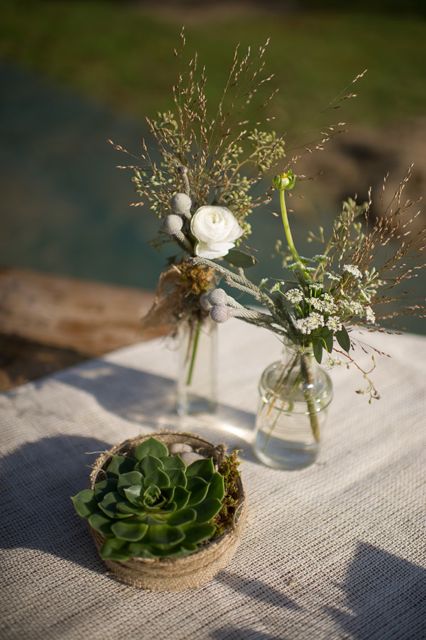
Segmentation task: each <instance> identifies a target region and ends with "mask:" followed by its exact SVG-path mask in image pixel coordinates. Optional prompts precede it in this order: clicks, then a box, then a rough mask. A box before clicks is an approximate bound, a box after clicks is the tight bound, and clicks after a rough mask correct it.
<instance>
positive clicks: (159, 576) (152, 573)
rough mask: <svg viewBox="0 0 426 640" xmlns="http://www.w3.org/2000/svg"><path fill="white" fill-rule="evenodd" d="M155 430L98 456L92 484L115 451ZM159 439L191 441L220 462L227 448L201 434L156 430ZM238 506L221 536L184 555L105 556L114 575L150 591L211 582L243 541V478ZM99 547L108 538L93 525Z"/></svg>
mask: <svg viewBox="0 0 426 640" xmlns="http://www.w3.org/2000/svg"><path fill="white" fill-rule="evenodd" d="M151 437H153V434H148V435H144V436H139V437H137V438H133V439H131V440H126V441H124V442H122V443H120V444H118V445H116V446H114V447H112V449H110V450H109V451H106V452H105V453H102V455H100V456H99V458H97V460H96V461H95V464H94V466H93V470H92V473H91V474H90V484H91V488H92V489H93V488H94V485H95V483H96V482H97V481H98V479H99V475H100V473H101V472H102V470H103V469H104V468H105V467H106V466H107V464H108V462H109V460H110V457H111V456H112V455H118V454H119V455H126V454H129V453H131V452H132V451H133V449H134V448H135V447H136V446H137V445H139V444H140V443H141V442H143V441H144V440H147V439H148V438H151ZM154 437H155V438H156V439H157V440H160V441H161V442H163V443H164V444H165V445H167V446H168V447H170V445H172V444H177V443H185V444H189V445H190V446H191V447H192V448H193V449H194V451H196V452H197V453H199V454H201V455H203V456H205V457H212V458H213V460H214V463H215V464H216V465H220V464H221V462H222V460H223V458H224V455H225V449H224V447H223V446H222V445H219V446H217V447H215V446H214V445H213V444H211V443H210V442H208V441H207V440H203V439H202V438H200V437H198V436H195V435H192V434H188V433H175V432H162V433H159V434H154ZM238 493H239V495H238V506H237V509H236V512H235V516H234V522H233V526H232V528H230V529H228V530H227V531H225V533H223V534H222V535H220V536H219V537H218V538H216V539H213V540H210V541H208V542H207V543H206V544H203V545H201V546H200V548H199V549H198V550H197V551H195V552H194V553H192V554H191V555H188V556H184V557H181V558H131V559H130V560H126V561H116V560H109V559H108V560H103V562H104V563H105V564H106V566H107V567H108V569H109V570H110V571H111V573H112V574H113V576H114V577H115V578H117V579H118V580H120V581H121V582H124V583H126V584H128V585H131V586H132V587H138V588H141V589H146V590H148V591H175V592H176V591H185V590H186V589H195V588H198V587H201V586H202V585H204V584H206V583H207V582H209V581H210V580H211V579H212V578H213V577H214V576H215V575H216V574H217V573H218V572H219V571H221V570H222V569H224V568H225V567H226V566H227V565H228V564H229V562H230V561H231V559H232V557H233V555H234V553H235V551H236V549H237V547H238V544H239V541H240V536H241V532H242V530H243V527H244V523H245V520H246V515H247V507H246V500H245V495H244V489H243V486H242V483H241V478H239V479H238ZM90 531H91V534H92V536H93V538H94V540H95V543H96V547H97V549H98V551H99V550H100V548H101V546H102V544H103V543H104V541H105V538H104V536H102V534H101V533H99V532H98V531H96V530H95V529H92V528H91V527H90Z"/></svg>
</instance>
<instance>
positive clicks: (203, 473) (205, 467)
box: [186, 458, 214, 482]
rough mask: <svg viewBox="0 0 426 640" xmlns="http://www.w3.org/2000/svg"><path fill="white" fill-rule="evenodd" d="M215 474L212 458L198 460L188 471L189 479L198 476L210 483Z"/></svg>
mask: <svg viewBox="0 0 426 640" xmlns="http://www.w3.org/2000/svg"><path fill="white" fill-rule="evenodd" d="M213 474H214V465H213V460H212V458H203V459H202V460H196V461H195V462H193V463H192V464H190V465H189V467H187V469H186V476H187V478H192V477H194V476H198V477H199V478H203V479H204V480H207V482H209V481H210V480H211V478H212V476H213Z"/></svg>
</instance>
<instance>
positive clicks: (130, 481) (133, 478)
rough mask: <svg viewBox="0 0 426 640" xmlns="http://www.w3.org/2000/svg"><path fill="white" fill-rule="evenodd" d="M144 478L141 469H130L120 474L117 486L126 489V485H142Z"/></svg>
mask: <svg viewBox="0 0 426 640" xmlns="http://www.w3.org/2000/svg"><path fill="white" fill-rule="evenodd" d="M142 480H143V476H142V474H141V473H140V472H139V471H128V472H127V473H122V474H120V475H119V476H118V482H117V488H118V489H124V487H131V486H135V485H141V484H142Z"/></svg>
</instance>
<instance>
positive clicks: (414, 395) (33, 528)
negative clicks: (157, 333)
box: [0, 321, 426, 640]
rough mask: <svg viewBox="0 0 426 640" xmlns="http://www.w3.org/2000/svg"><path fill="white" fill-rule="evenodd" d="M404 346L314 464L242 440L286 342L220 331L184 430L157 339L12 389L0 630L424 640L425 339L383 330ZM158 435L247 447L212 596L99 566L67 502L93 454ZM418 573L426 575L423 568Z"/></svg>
mask: <svg viewBox="0 0 426 640" xmlns="http://www.w3.org/2000/svg"><path fill="white" fill-rule="evenodd" d="M366 341H368V342H370V343H374V344H375V345H376V346H379V347H381V348H383V349H384V350H386V351H388V352H392V355H393V358H392V359H388V358H381V359H380V361H379V363H378V367H377V370H376V371H375V374H374V376H375V380H376V382H377V385H378V387H379V389H380V391H381V394H382V399H381V400H380V401H378V402H374V403H373V404H372V405H370V406H369V405H368V403H367V401H366V399H365V398H364V397H362V396H358V395H356V394H355V393H354V389H355V388H356V387H357V386H359V384H360V382H361V381H360V380H359V378H358V375H359V374H357V373H356V372H355V371H349V372H348V371H346V370H344V369H343V368H339V369H335V370H333V371H332V373H331V375H332V378H333V381H334V388H335V400H334V401H333V403H332V407H331V412H330V416H329V421H328V424H327V427H326V432H325V434H324V435H325V437H324V441H323V449H322V453H321V456H320V458H319V460H318V462H317V464H315V465H314V466H312V467H310V468H308V469H305V470H302V471H296V472H282V471H276V470H272V469H268V468H266V467H263V466H261V465H260V464H259V463H257V462H256V461H255V460H254V459H253V457H252V454H251V451H250V446H249V444H248V442H249V440H250V437H251V434H252V430H253V426H254V412H255V410H256V403H257V390H256V384H257V380H258V378H259V375H260V373H261V371H262V369H263V368H264V367H265V366H266V365H267V364H269V363H270V362H271V361H273V360H275V359H277V357H278V354H279V343H278V342H277V340H276V339H275V338H274V337H273V336H271V335H269V334H267V333H264V332H263V331H259V330H258V329H255V328H252V327H249V326H247V325H244V324H242V323H239V322H238V321H231V322H229V323H227V324H226V325H224V326H223V328H221V333H220V350H221V354H220V363H221V364H220V392H221V400H222V403H223V406H222V407H221V409H220V413H219V415H218V416H216V417H215V418H213V417H205V418H202V419H194V418H192V419H185V420H178V419H177V418H175V417H173V415H172V413H171V411H170V406H171V402H172V396H173V390H174V388H173V383H172V381H171V380H170V375H171V372H172V370H173V359H174V354H173V353H172V352H171V351H170V350H168V349H167V348H166V346H165V345H164V342H163V341H155V342H152V343H147V344H141V345H138V346H135V347H130V348H126V349H123V350H120V351H118V352H115V353H113V354H111V355H109V356H108V357H105V358H103V359H101V360H93V361H90V362H87V363H86V364H84V365H83V366H79V367H76V368H73V369H69V370H67V371H65V372H62V373H60V374H59V375H55V376H52V377H49V378H46V379H43V380H41V381H37V382H35V383H33V384H28V385H25V386H22V387H20V388H18V389H16V390H14V391H12V392H10V393H8V394H4V395H3V396H0V415H1V436H0V437H1V453H2V459H1V469H0V470H1V498H0V500H1V505H0V518H1V519H0V553H1V558H0V562H1V573H0V575H1V578H0V580H1V591H0V619H1V624H0V637H1V638H3V639H14V640H16V639H18V640H21V639H22V640H24V639H25V640H39V639H40V640H49V639H55V640H56V639H57V640H67V639H72V640H77V639H81V640H89V639H90V640H98V639H99V640H109V639H111V640H121V639H123V640H133V639H138V640H139V639H141V640H145V639H146V640H150V639H153V640H157V639H159V640H160V639H161V640H165V639H166V640H167V639H169V638H170V639H172V640H189V639H190V638H192V639H196V640H200V639H201V640H203V639H204V638H209V639H213V640H234V639H235V640H236V639H238V640H239V639H242V640H293V639H295V640H298V639H303V640H305V639H306V640H308V639H309V640H317V639H327V640H329V639H333V638H355V639H362V640H364V639H365V640H367V639H375V640H376V639H377V640H412V639H416V638H419V639H420V638H421V637H425V632H426V629H425V599H424V597H425V576H426V571H425V569H424V560H425V554H424V530H423V522H422V516H423V513H422V510H423V504H424V497H425V493H424V484H423V482H424V471H423V470H424V459H423V456H424V449H422V444H423V440H424V431H425V430H424V426H425V408H426V407H425V389H424V380H425V372H426V369H425V361H426V340H425V339H424V338H420V337H416V336H410V335H406V336H387V335H381V334H377V335H372V336H370V335H369V336H368V339H367V338H366ZM164 427H168V428H177V429H181V430H183V429H184V430H191V431H193V432H198V433H200V434H202V435H204V436H206V437H208V438H209V439H210V440H212V441H215V442H227V443H228V444H229V445H230V446H238V447H240V448H243V449H244V452H243V457H244V462H243V465H242V472H243V480H244V483H245V486H246V490H247V492H248V496H249V502H250V518H249V522H248V527H247V529H246V532H245V535H244V538H243V541H242V543H241V546H240V548H239V550H238V552H237V555H236V556H235V558H234V560H233V562H232V563H231V565H230V566H229V567H228V568H227V569H226V570H225V571H223V572H222V573H221V574H220V575H219V576H218V578H217V579H215V580H214V581H213V582H212V583H210V584H209V585H207V586H206V587H204V588H202V589H200V590H198V591H191V592H186V593H182V594H153V593H146V592H143V591H138V590H136V589H132V588H130V587H127V586H124V585H121V584H119V583H117V582H115V581H113V580H112V579H111V578H109V577H108V575H107V574H106V572H105V569H104V567H103V564H102V562H101V561H100V560H99V559H98V557H97V555H96V552H95V547H94V544H93V542H92V540H91V538H90V537H89V535H88V531H87V529H86V525H85V523H84V521H82V520H81V519H80V518H78V517H77V516H76V515H75V513H74V511H73V508H72V505H71V501H70V499H69V497H70V496H71V495H72V494H74V493H76V492H77V491H79V490H80V489H82V488H84V487H85V486H86V485H87V476H88V472H89V468H88V467H89V465H90V464H91V462H92V461H93V459H94V457H95V455H96V453H95V452H97V451H100V450H102V449H104V448H105V447H106V446H107V445H108V446H109V445H110V444H112V443H116V442H118V441H120V440H123V439H124V438H127V437H131V436H135V435H137V434H138V433H140V432H148V431H149V430H156V429H161V428H164ZM422 567H423V568H422Z"/></svg>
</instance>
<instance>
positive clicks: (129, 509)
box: [117, 500, 144, 516]
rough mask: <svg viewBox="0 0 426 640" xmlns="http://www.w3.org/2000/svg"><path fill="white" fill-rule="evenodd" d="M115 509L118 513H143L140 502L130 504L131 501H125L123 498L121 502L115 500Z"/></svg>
mask: <svg viewBox="0 0 426 640" xmlns="http://www.w3.org/2000/svg"><path fill="white" fill-rule="evenodd" d="M117 511H119V512H120V513H129V514H131V515H138V516H139V515H141V514H143V513H144V511H143V507H142V506H141V505H140V504H137V505H136V504H132V503H131V502H127V501H125V500H123V501H122V502H117Z"/></svg>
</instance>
